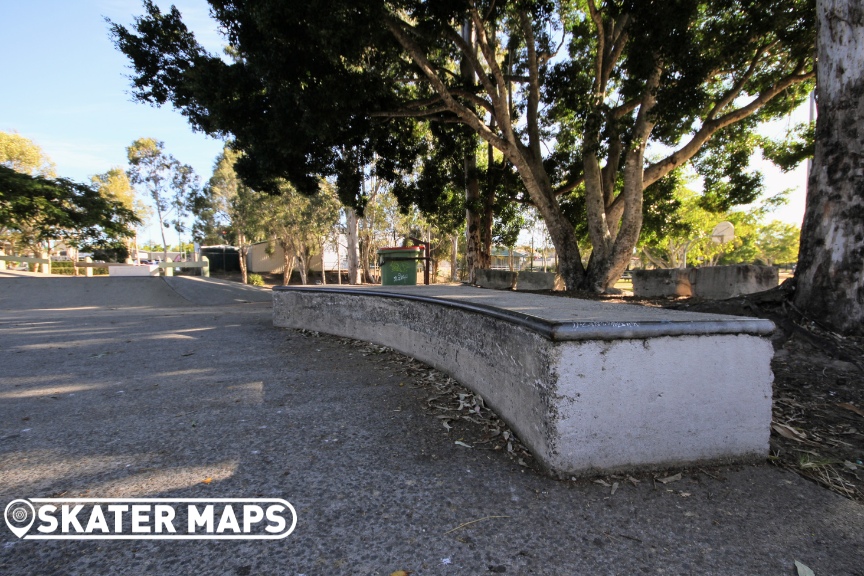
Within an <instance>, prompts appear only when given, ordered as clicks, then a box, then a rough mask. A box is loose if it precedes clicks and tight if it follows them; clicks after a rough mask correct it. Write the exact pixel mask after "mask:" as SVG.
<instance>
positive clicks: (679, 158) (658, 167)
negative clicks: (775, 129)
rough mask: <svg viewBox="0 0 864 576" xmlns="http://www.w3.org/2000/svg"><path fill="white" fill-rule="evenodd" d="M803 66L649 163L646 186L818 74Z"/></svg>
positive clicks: (644, 182) (708, 123)
mask: <svg viewBox="0 0 864 576" xmlns="http://www.w3.org/2000/svg"><path fill="white" fill-rule="evenodd" d="M802 68H803V64H801V65H799V66H798V68H796V70H795V71H794V72H793V73H792V74H790V75H789V76H787V77H786V78H783V79H782V80H780V81H779V82H777V83H776V84H774V85H773V86H771V87H770V88H768V89H767V90H765V91H764V92H762V93H761V94H759V96H757V97H756V98H754V99H753V101H751V102H750V103H749V104H747V105H746V106H742V107H741V108H738V109H737V110H733V111H732V112H729V113H728V114H725V115H723V116H721V117H719V118H716V119H713V120H708V121H707V122H705V123H704V124H703V125H702V127H701V128H700V129H699V130H698V131H697V132H696V133H695V134H694V135H693V137H692V138H691V139H690V141H689V142H687V143H686V144H684V145H683V146H682V147H681V148H679V149H678V150H676V151H675V152H673V153H672V154H670V155H669V156H667V157H666V158H664V159H663V160H660V161H658V162H655V163H654V164H652V165H650V166H648V168H646V169H645V175H644V180H643V184H644V186H646V187H647V186H650V185H651V184H653V183H654V182H656V181H657V180H659V179H660V178H662V177H663V176H665V175H666V174H668V173H669V172H671V171H672V170H674V169H675V168H677V167H678V166H680V165H681V164H683V163H684V162H686V161H688V160H689V159H690V158H692V157H693V156H695V155H696V153H697V152H699V149H700V148H701V147H702V145H703V144H705V142H707V141H708V139H710V138H711V136H713V135H714V133H715V132H717V131H718V130H720V129H722V128H725V127H726V126H729V125H731V124H734V123H735V122H738V121H739V120H743V119H744V118H747V117H748V116H750V115H751V114H753V113H755V112H756V111H758V110H759V109H760V108H761V107H762V106H764V105H765V104H766V103H768V102H770V101H771V100H773V99H774V98H775V97H777V96H779V95H780V94H782V93H783V91H784V90H786V89H787V88H789V87H790V86H793V85H795V84H798V83H800V82H804V81H806V80H809V79H811V78H813V77H814V76H815V75H816V73H815V72H814V71H811V72H806V73H804V74H800V70H801V69H802Z"/></svg>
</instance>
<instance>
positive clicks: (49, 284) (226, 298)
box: [0, 275, 271, 310]
mask: <svg viewBox="0 0 864 576" xmlns="http://www.w3.org/2000/svg"><path fill="white" fill-rule="evenodd" d="M270 300H271V295H270V291H269V290H265V289H262V288H253V287H249V286H243V285H241V284H237V283H234V282H226V281H221V280H211V279H206V278H187V277H182V276H176V277H173V278H111V277H110V276H108V277H98V276H97V277H93V278H85V277H80V276H79V277H73V276H60V277H56V276H54V277H47V278H46V277H44V276H43V277H35V276H27V277H25V276H20V277H11V276H6V275H4V276H2V277H0V310H51V309H70V308H88V307H100V308H174V307H184V306H220V305H221V306H225V305H231V304H240V303H246V302H269V301H270Z"/></svg>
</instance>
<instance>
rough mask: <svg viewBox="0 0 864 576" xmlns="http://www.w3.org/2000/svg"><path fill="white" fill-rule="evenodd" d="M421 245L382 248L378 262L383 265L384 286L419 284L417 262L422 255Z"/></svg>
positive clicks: (382, 279) (382, 280)
mask: <svg viewBox="0 0 864 576" xmlns="http://www.w3.org/2000/svg"><path fill="white" fill-rule="evenodd" d="M422 252H423V248H421V247H420V246H406V247H404V248H381V249H380V250H378V263H379V264H380V266H381V284H382V285H383V286H414V285H415V284H417V262H419V259H420V257H421V256H422Z"/></svg>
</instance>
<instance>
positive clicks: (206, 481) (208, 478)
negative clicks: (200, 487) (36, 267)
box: [201, 477, 213, 484]
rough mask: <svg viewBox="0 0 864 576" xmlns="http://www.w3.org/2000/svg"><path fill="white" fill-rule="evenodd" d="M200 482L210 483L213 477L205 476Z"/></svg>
mask: <svg viewBox="0 0 864 576" xmlns="http://www.w3.org/2000/svg"><path fill="white" fill-rule="evenodd" d="M201 482H202V483H203V484H210V483H211V482H213V478H210V477H207V478H205V479H204V480H202V481H201Z"/></svg>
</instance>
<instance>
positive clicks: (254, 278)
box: [247, 274, 264, 286]
mask: <svg viewBox="0 0 864 576" xmlns="http://www.w3.org/2000/svg"><path fill="white" fill-rule="evenodd" d="M247 280H248V283H249V284H251V285H252V286H264V278H262V277H261V275H260V274H249V276H248V277H247Z"/></svg>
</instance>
